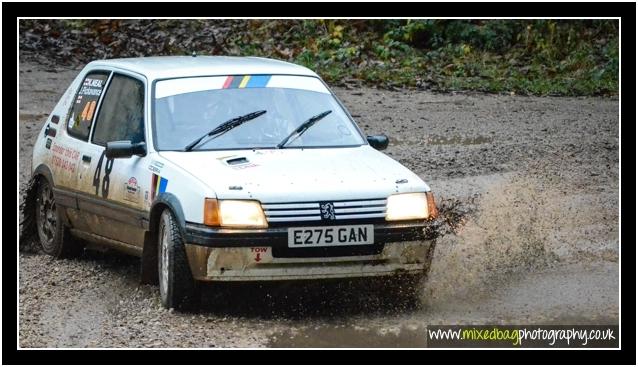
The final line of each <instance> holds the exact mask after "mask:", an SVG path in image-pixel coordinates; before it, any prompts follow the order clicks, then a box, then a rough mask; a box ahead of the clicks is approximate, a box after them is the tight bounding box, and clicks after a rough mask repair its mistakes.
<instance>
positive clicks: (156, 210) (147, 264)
mask: <svg viewBox="0 0 638 367" xmlns="http://www.w3.org/2000/svg"><path fill="white" fill-rule="evenodd" d="M166 209H168V210H170V211H171V212H172V213H173V215H174V216H175V219H177V223H178V225H179V229H180V234H181V235H182V236H184V230H185V228H186V219H185V217H184V210H183V209H182V204H181V202H180V201H179V199H178V198H177V197H176V196H175V195H174V194H172V193H161V194H159V195H158V196H157V197H156V198H155V200H154V201H153V204H151V210H150V211H149V218H148V231H147V232H146V233H145V234H144V248H143V249H142V274H141V275H142V283H144V284H158V269H157V241H158V238H157V232H158V229H159V222H160V218H161V216H162V212H164V210H166Z"/></svg>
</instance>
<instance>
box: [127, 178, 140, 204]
mask: <svg viewBox="0 0 638 367" xmlns="http://www.w3.org/2000/svg"><path fill="white" fill-rule="evenodd" d="M124 189H125V190H124V200H126V201H130V202H133V203H137V202H139V198H140V187H139V186H138V185H137V178H135V177H131V178H129V179H128V181H126V182H125V183H124Z"/></svg>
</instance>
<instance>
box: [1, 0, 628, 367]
mask: <svg viewBox="0 0 638 367" xmlns="http://www.w3.org/2000/svg"><path fill="white" fill-rule="evenodd" d="M2 9H3V23H4V24H3V28H4V29H3V31H4V32H3V33H4V37H3V38H4V41H5V42H4V46H3V47H4V49H5V52H6V55H11V54H12V52H13V50H15V49H16V48H15V42H16V38H17V37H16V36H17V34H16V32H17V27H16V23H15V22H16V21H17V18H18V17H56V16H57V17H69V16H76V17H80V16H83V15H87V14H91V15H96V14H99V16H101V17H118V16H123V14H124V12H123V10H124V11H125V12H126V13H127V14H126V15H127V16H130V17H157V16H171V17H184V16H193V15H194V14H195V15H196V16H197V15H199V16H239V17H257V16H258V17H275V18H283V17H288V18H295V17H300V16H312V17H324V16H335V14H334V13H333V12H336V11H338V12H339V13H340V14H339V15H338V16H342V17H372V16H383V17H401V16H403V17H410V16H431V17H437V16H438V17H440V16H448V17H573V18H579V17H597V18H600V17H620V18H621V32H622V33H621V37H622V39H621V42H622V45H623V47H622V49H621V63H622V64H624V67H623V68H622V75H621V86H622V89H621V93H622V100H623V102H624V103H623V105H622V106H621V108H622V110H621V123H622V121H625V124H624V126H622V128H623V130H624V131H623V133H624V134H623V136H624V139H623V140H622V143H621V145H620V146H621V149H620V153H621V155H622V152H623V151H624V153H625V155H624V157H623V158H624V162H623V163H625V174H624V175H622V177H621V187H624V188H625V192H624V199H625V200H624V201H623V202H622V203H621V210H620V212H621V215H622V214H624V217H625V219H626V224H625V226H624V228H621V238H622V239H623V241H622V242H623V243H621V251H622V257H623V259H624V265H625V266H624V267H623V268H622V271H621V274H622V289H621V292H622V294H623V296H622V298H621V307H622V309H623V310H624V312H623V313H622V320H621V321H622V322H621V325H622V326H624V327H622V326H621V335H622V349H620V350H586V351H585V350H543V351H538V350H468V351H458V350H359V351H357V350H330V351H327V352H326V351H316V350H315V351H312V350H260V351H248V350H116V351H110V350H18V349H17V338H16V337H17V330H16V334H14V333H13V332H12V330H13V325H16V323H15V321H17V320H15V317H16V311H17V310H16V309H14V308H13V307H12V300H14V298H13V296H16V297H17V292H15V288H13V287H12V286H8V287H7V288H5V289H4V290H3V293H4V295H5V299H6V300H8V301H7V302H5V303H4V305H5V307H4V310H3V321H4V324H5V326H7V328H6V329H5V330H9V331H8V332H6V333H4V334H5V335H4V336H5V338H4V342H3V349H4V350H3V352H4V353H3V360H2V362H3V363H10V364H34V363H35V364H62V363H64V364H92V363H99V364H107V363H110V364H132V363H135V362H138V363H141V364H171V363H172V364H184V363H187V364H211V363H224V364H246V363H255V364H307V363H312V364H320V363H324V364H332V363H339V364H424V363H438V364H459V363H472V364H533V363H552V364H556V363H564V364H635V362H636V352H635V327H634V326H635V316H636V314H635V313H634V311H635V310H636V307H635V294H634V293H633V292H635V283H633V281H634V280H635V278H634V277H635V275H636V273H635V271H636V268H635V266H632V264H633V265H635V263H633V262H634V259H635V246H636V245H635V243H636V242H635V227H634V226H633V224H632V223H631V222H629V221H631V218H633V215H632V214H633V213H635V200H634V195H635V192H634V191H633V188H634V187H635V186H636V185H635V171H633V169H632V168H634V167H635V165H632V164H631V163H632V162H633V158H634V152H635V141H634V136H635V130H634V129H635V121H636V120H635V112H636V110H635V105H634V101H635V92H636V85H635V80H636V79H635V71H636V62H635V61H636V60H635V45H636V24H635V17H636V3H629V2H624V3H602V2H599V3H551V4H550V3H529V2H525V3H516V4H514V3H450V4H445V3H428V4H419V3H391V4H388V3H351V4H347V5H346V4H339V5H337V4H336V3H330V4H322V3H297V4H292V3H273V4H269V3H241V4H239V5H233V4H230V3H216V4H205V3H173V4H172V3H141V4H140V3H137V4H129V3H113V4H106V3H59V4H53V3H30V4H24V3H3V4H2ZM16 61H17V60H16V58H11V57H5V58H4V59H3V64H4V65H3V68H4V72H5V75H6V76H7V77H6V78H5V85H4V86H3V87H4V88H3V89H4V90H5V92H6V93H5V96H4V97H5V106H11V104H10V103H9V102H7V101H6V99H8V98H10V97H11V96H12V95H13V87H14V86H15V84H13V83H14V81H13V79H12V78H11V77H10V76H11V75H13V73H14V72H15V70H17V65H15V64H14V62H16ZM4 114H5V121H11V118H13V116H15V115H13V112H12V111H11V109H10V108H5V110H4ZM10 114H11V115H10ZM5 126H7V125H5ZM13 126H16V127H17V125H13ZM5 133H6V134H5V136H8V138H7V141H8V142H9V144H3V149H4V150H5V152H4V153H5V154H4V158H5V159H6V160H9V159H13V157H14V153H15V152H16V150H15V149H13V147H12V144H11V142H12V141H14V140H13V137H14V136H16V135H12V134H10V133H7V132H6V131H5ZM16 148H17V147H16ZM622 148H624V149H622ZM628 162H629V163H628ZM6 181H8V180H5V182H6ZM5 189H6V192H7V195H8V196H7V197H13V196H12V195H14V194H15V192H16V191H13V186H12V185H5ZM623 204H624V205H623ZM627 218H629V220H627ZM3 236H6V237H7V241H6V242H5V243H6V245H5V246H4V248H3V253H4V260H5V261H4V264H3V265H4V266H3V276H4V277H3V278H4V279H3V282H4V283H5V284H15V281H16V278H15V277H16V273H17V269H15V268H14V266H17V265H16V262H15V259H16V256H17V246H16V245H14V244H15V243H16V242H17V239H15V240H14V239H13V236H12V235H11V231H9V230H6V231H4V232H3ZM14 241H15V242H14ZM623 290H624V292H623ZM16 301H17V299H16ZM15 305H16V307H17V302H16V304H15ZM14 320H15V321H14Z"/></svg>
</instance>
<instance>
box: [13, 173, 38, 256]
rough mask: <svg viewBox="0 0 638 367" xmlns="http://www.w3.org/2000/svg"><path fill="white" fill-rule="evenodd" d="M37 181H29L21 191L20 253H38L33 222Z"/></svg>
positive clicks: (36, 233) (36, 235) (36, 231)
mask: <svg viewBox="0 0 638 367" xmlns="http://www.w3.org/2000/svg"><path fill="white" fill-rule="evenodd" d="M37 190H38V185H37V180H35V179H33V178H32V179H31V180H29V182H28V183H27V185H26V187H25V188H24V189H23V190H21V191H22V192H21V193H20V194H21V197H22V202H21V203H20V239H19V245H18V248H19V250H20V252H27V253H35V252H38V250H39V248H40V246H39V245H38V229H37V226H36V222H35V210H36V195H37Z"/></svg>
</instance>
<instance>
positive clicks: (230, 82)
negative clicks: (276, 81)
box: [222, 75, 271, 89]
mask: <svg viewBox="0 0 638 367" xmlns="http://www.w3.org/2000/svg"><path fill="white" fill-rule="evenodd" d="M270 77H271V76H270V75H229V76H228V77H226V80H225V81H224V85H223V86H222V88H223V89H235V88H265V87H266V85H267V84H268V81H269V80H270Z"/></svg>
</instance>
